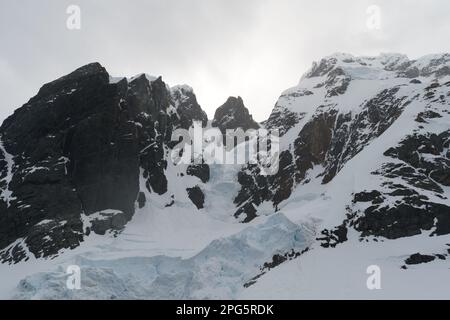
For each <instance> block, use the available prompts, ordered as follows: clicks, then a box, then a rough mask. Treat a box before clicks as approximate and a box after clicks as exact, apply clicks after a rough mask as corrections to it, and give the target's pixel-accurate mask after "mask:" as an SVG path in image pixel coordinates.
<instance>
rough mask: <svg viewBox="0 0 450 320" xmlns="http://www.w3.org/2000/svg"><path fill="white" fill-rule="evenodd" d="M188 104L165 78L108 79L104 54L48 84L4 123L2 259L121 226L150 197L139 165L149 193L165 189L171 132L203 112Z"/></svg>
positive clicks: (53, 249)
mask: <svg viewBox="0 0 450 320" xmlns="http://www.w3.org/2000/svg"><path fill="white" fill-rule="evenodd" d="M190 99H191V100H190V101H191V102H192V103H194V102H195V101H194V100H195V96H190ZM191 102H189V103H191ZM186 103H188V102H184V104H183V103H182V104H181V105H180V106H179V107H180V108H181V110H183V112H184V113H183V115H182V116H181V117H179V115H178V114H177V113H176V112H173V111H172V109H173V108H172V107H171V106H172V97H171V93H170V92H169V91H168V90H167V87H166V84H165V83H164V82H163V81H162V80H161V78H158V79H156V80H154V81H149V80H148V79H147V77H146V76H145V75H142V76H139V77H137V78H135V79H133V80H132V81H130V82H129V81H128V80H127V79H125V78H124V79H122V80H121V81H119V82H117V83H110V82H109V75H108V73H107V72H106V70H105V69H104V68H103V67H102V66H101V65H100V64H98V63H93V64H89V65H87V66H84V67H82V68H80V69H78V70H76V71H74V72H73V73H71V74H69V75H67V76H65V77H62V78H60V79H58V80H56V81H53V82H51V83H48V84H46V85H44V86H43V87H42V88H41V90H40V91H39V93H38V94H37V95H36V96H35V97H33V98H32V99H30V100H29V101H28V103H26V104H25V105H24V106H23V107H21V108H20V109H18V110H16V111H15V112H14V114H13V115H12V116H10V117H9V118H8V119H6V120H5V121H4V123H3V125H2V126H1V127H0V136H1V145H2V148H1V150H0V189H1V190H0V191H1V197H0V251H1V259H2V260H3V261H10V262H17V261H19V260H21V259H23V258H24V254H23V251H24V250H25V247H27V248H28V249H29V251H30V252H31V253H33V254H34V255H35V256H36V257H46V256H50V255H55V254H57V253H58V251H59V250H60V249H63V248H74V247H76V246H78V245H79V244H80V242H81V241H83V239H84V236H85V235H86V234H88V233H89V232H90V231H93V232H95V233H98V234H105V233H106V232H108V231H111V230H113V231H114V230H115V231H120V230H121V229H122V228H123V227H124V225H125V224H126V223H127V222H128V221H129V220H130V219H131V217H132V216H133V214H134V211H135V207H138V206H139V207H143V206H144V205H145V202H146V199H145V195H144V193H143V192H140V190H139V188H140V187H139V185H140V184H139V179H140V176H141V172H142V176H143V177H142V178H143V179H144V181H145V185H146V188H147V189H148V191H149V192H155V193H157V194H163V193H165V192H166V191H167V179H166V176H165V174H164V170H165V169H166V166H167V163H166V161H165V160H164V159H165V153H166V152H167V148H168V147H167V145H168V144H169V142H170V139H171V134H172V131H173V130H174V128H177V127H179V126H181V125H187V124H188V123H191V122H192V119H197V118H196V117H195V115H193V114H189V113H188V112H187V111H186V110H187V109H189V108H188V107H187V106H186ZM197 106H198V105H197ZM198 107H199V106H198ZM191 109H196V108H195V107H193V108H191ZM200 110H201V109H200ZM196 111H199V110H196ZM199 113H200V114H202V112H199ZM203 114H204V112H203ZM190 116H192V117H193V118H192V119H191V118H190ZM202 117H203V115H201V116H200V118H202ZM180 121H182V122H183V123H181V122H180ZM86 221H89V222H86Z"/></svg>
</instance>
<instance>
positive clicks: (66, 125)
mask: <svg viewBox="0 0 450 320" xmlns="http://www.w3.org/2000/svg"><path fill="white" fill-rule="evenodd" d="M449 106H450V55H449V54H441V55H430V56H425V57H423V58H420V59H418V60H410V59H408V57H406V56H404V55H399V54H382V55H380V56H377V57H355V56H352V55H349V54H334V55H332V56H329V57H326V58H324V59H322V60H320V61H319V62H318V63H314V64H313V66H312V68H311V69H310V70H309V71H308V72H307V73H306V74H305V75H304V76H303V77H302V78H301V80H300V82H299V84H298V85H297V86H295V87H293V88H291V89H288V90H286V91H285V92H283V93H282V94H281V96H280V98H279V99H278V101H277V102H276V104H275V107H274V109H273V111H272V113H271V115H270V117H269V118H268V120H267V121H265V122H264V127H265V128H267V129H278V130H279V132H280V136H281V138H280V148H281V150H280V151H281V152H280V158H279V170H278V172H277V173H276V174H275V175H263V174H261V172H260V169H259V167H257V166H255V165H219V164H214V165H207V164H195V165H175V164H173V163H172V162H171V161H170V160H169V154H170V151H171V149H172V148H173V146H174V143H173V141H171V133H172V132H173V131H174V130H175V129H177V128H185V129H186V128H189V127H190V126H191V125H192V124H193V121H200V122H201V123H202V125H203V127H210V126H212V127H218V128H219V129H220V130H221V131H222V132H223V131H224V130H226V129H236V128H243V129H244V130H246V129H256V128H258V127H260V126H261V125H260V124H257V123H256V122H255V121H254V120H253V119H252V116H251V115H250V113H249V111H248V110H247V109H246V108H245V106H244V103H243V101H242V99H241V98H240V97H239V98H233V97H230V98H229V99H228V100H227V101H226V103H225V104H224V105H223V106H221V107H219V108H218V110H217V111H216V114H215V117H214V119H213V120H212V121H211V122H208V119H207V116H206V113H205V112H204V111H203V110H202V109H201V107H200V106H199V105H198V103H197V100H196V97H195V94H194V91H193V89H192V88H190V87H189V86H186V85H183V86H175V87H172V88H170V87H169V86H167V85H166V84H165V83H164V82H163V81H162V79H161V78H156V77H151V76H148V75H145V74H143V75H139V76H136V77H134V78H131V79H127V78H112V77H110V76H109V74H108V73H107V72H106V70H105V69H104V68H103V67H102V66H100V65H99V64H90V65H87V66H84V67H82V68H80V69H78V70H76V71H74V72H73V73H71V74H69V75H67V76H65V77H63V78H60V79H58V80H56V81H54V82H51V83H49V84H46V85H44V86H43V87H42V88H41V90H40V91H39V93H38V94H37V95H36V96H35V97H33V98H32V99H30V101H29V102H28V103H26V104H25V105H24V106H23V107H22V108H20V109H18V110H16V112H15V113H14V114H13V115H12V116H10V117H9V118H8V119H7V120H5V121H4V123H3V124H2V126H1V127H0V150H1V151H0V191H1V193H0V195H1V196H0V222H1V224H0V260H1V261H2V262H3V264H1V265H0V274H1V277H2V278H4V279H2V282H3V283H4V287H3V288H2V290H1V291H0V297H6V298H11V297H14V298H19V299H30V298H47V299H59V298H62V299H79V298H101V299H114V298H118V299H128V298H139V299H150V298H151V299H158V298H161V299H162V298H164V299H172V298H182V299H196V298H201V299H203V298H250V299H252V298H275V299H276V298H287V299H290V298H402V297H405V298H420V297H422V298H428V297H434V298H448V297H449V295H450V292H449V290H448V288H446V283H448V280H449V275H448V268H449V264H448V261H449V259H450V258H449V254H450V200H449V196H450V160H449V155H450V151H449V145H450V109H449ZM73 264H75V265H78V266H80V267H81V270H82V280H81V281H82V289H81V290H77V291H71V290H69V289H68V288H66V286H65V279H66V277H65V276H66V267H67V266H69V265H73ZM371 265H376V266H378V267H379V268H380V270H381V274H382V290H369V289H367V286H366V279H367V277H368V275H367V273H366V270H367V267H369V266H371ZM3 280H4V281H3ZM430 290H431V293H430Z"/></svg>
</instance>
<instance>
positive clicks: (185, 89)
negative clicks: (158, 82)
mask: <svg viewBox="0 0 450 320" xmlns="http://www.w3.org/2000/svg"><path fill="white" fill-rule="evenodd" d="M170 94H171V96H172V101H173V104H174V107H175V109H176V110H177V112H178V114H179V116H180V123H181V127H182V128H184V129H187V128H189V127H190V126H192V123H193V121H200V122H202V125H203V126H206V125H207V123H208V116H207V114H206V112H205V111H203V109H202V108H201V106H200V105H199V104H198V102H197V97H196V96H195V93H194V90H193V89H192V88H191V87H190V86H188V85H178V86H174V87H172V88H171V89H170Z"/></svg>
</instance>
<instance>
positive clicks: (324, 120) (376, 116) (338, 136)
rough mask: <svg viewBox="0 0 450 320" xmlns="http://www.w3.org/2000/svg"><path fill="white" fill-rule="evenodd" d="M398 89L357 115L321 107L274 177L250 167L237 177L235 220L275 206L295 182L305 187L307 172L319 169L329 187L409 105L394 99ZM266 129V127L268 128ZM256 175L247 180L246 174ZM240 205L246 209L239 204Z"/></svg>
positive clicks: (403, 99)
mask: <svg viewBox="0 0 450 320" xmlns="http://www.w3.org/2000/svg"><path fill="white" fill-rule="evenodd" d="M398 90H399V88H398V87H394V88H392V89H390V90H383V91H382V92H380V93H379V94H378V95H377V96H375V97H374V98H372V99H370V100H368V101H367V102H365V103H364V105H362V106H361V112H359V113H357V114H356V115H354V116H353V115H352V114H351V113H339V112H338V111H337V110H336V109H334V106H333V105H331V106H321V107H319V108H318V110H317V111H316V114H315V115H314V116H313V117H312V119H311V120H310V121H309V122H307V123H306V124H305V125H304V126H303V128H302V129H301V130H300V133H299V134H298V137H297V138H296V140H295V141H294V143H293V145H292V146H291V148H290V150H285V151H283V152H282V153H281V154H280V169H279V171H278V173H277V174H276V175H274V176H268V177H265V176H260V174H259V172H258V170H257V168H255V167H252V166H249V167H248V168H246V169H245V170H244V173H243V174H242V175H243V176H245V177H246V178H245V179H239V180H238V181H239V183H240V184H241V186H242V189H241V191H240V192H239V194H238V196H237V197H236V199H235V203H236V204H237V205H238V207H239V206H240V207H239V208H238V210H237V211H236V214H235V215H236V216H239V215H240V214H242V213H246V215H247V217H246V218H245V219H244V221H250V220H252V219H253V218H255V217H256V215H257V209H256V207H257V206H259V205H260V204H261V203H262V202H263V201H271V202H273V204H274V208H275V209H276V207H277V205H278V204H279V203H281V202H282V201H283V200H286V199H288V198H289V196H290V195H291V192H292V190H293V188H294V187H295V186H296V185H297V184H299V183H308V181H309V179H308V178H307V173H308V171H309V170H310V169H312V168H313V167H314V166H315V165H322V166H323V167H324V171H323V172H322V173H321V174H320V175H321V176H323V179H322V182H323V183H328V182H329V181H331V180H332V179H333V178H334V176H335V175H336V174H337V173H338V172H339V171H340V170H341V169H342V168H343V167H344V165H345V164H346V163H347V161H349V160H350V159H352V158H353V157H354V156H355V155H356V154H358V153H359V152H360V151H361V150H362V149H363V148H364V147H365V146H366V145H368V144H369V143H370V142H371V141H372V140H373V139H375V138H377V137H378V136H380V135H381V134H382V133H383V132H385V131H386V130H387V129H388V128H389V127H390V126H391V125H392V123H393V122H394V121H395V120H396V119H397V118H398V117H399V116H400V115H401V113H402V111H403V109H404V108H405V107H406V106H407V105H408V103H409V102H408V101H407V100H406V97H397V95H396V94H397V92H398ZM266 126H267V125H266ZM252 175H253V176H255V177H254V178H251V177H250V176H252ZM241 205H244V206H241Z"/></svg>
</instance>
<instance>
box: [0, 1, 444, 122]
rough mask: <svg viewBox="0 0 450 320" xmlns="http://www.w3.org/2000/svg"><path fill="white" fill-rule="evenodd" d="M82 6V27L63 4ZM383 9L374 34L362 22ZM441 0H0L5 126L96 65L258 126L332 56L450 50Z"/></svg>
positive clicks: (0, 106)
mask: <svg viewBox="0 0 450 320" xmlns="http://www.w3.org/2000/svg"><path fill="white" fill-rule="evenodd" d="M71 4H75V5H78V6H79V7H80V8H81V29H80V30H69V29H68V28H67V27H66V20H67V18H68V16H69V15H68V14H67V13H66V9H67V7H68V6H69V5H71ZM370 5H378V6H379V8H380V10H381V11H380V13H381V25H380V27H381V28H380V29H379V30H377V29H373V28H372V29H370V28H368V26H367V19H368V18H369V15H368V14H367V12H366V10H367V8H368V7H369V6H370ZM449 17H450V1H448V0H386V1H383V0H373V1H366V0H342V1H336V0H327V1H325V0H314V1H301V0H145V1H144V0H142V1H141V0H127V1H118V0H77V1H75V0H71V1H64V0H39V1H36V0H0V93H1V102H0V121H2V120H3V119H4V118H6V117H7V116H8V115H9V114H11V113H12V112H13V110H14V109H16V108H18V107H20V106H21V105H23V104H24V103H25V102H26V101H28V99H29V98H30V97H31V96H33V95H35V94H36V93H37V91H38V89H39V88H40V87H41V86H42V84H44V83H46V82H49V81H51V80H54V79H56V78H58V77H60V76H62V75H64V74H67V73H69V72H71V71H72V70H74V69H76V68H77V67H80V66H82V65H84V64H87V63H90V62H93V61H98V62H100V63H101V64H102V65H103V66H105V67H106V69H107V70H108V72H109V73H110V74H111V75H113V76H132V75H135V74H138V73H142V72H145V73H149V74H151V75H162V77H163V80H164V81H166V82H167V83H168V84H169V85H171V86H173V85H176V84H189V85H190V86H192V87H193V88H194V90H195V93H196V94H197V98H198V100H199V102H200V104H201V105H202V107H203V108H204V109H205V110H206V111H207V113H208V116H209V117H212V116H213V114H214V111H215V109H216V108H217V107H218V106H220V105H221V104H222V103H223V102H225V100H226V98H227V97H228V96H230V95H234V96H237V95H240V96H242V97H243V99H244V102H245V104H246V106H247V107H248V108H249V109H250V111H251V112H252V114H253V115H254V118H255V119H256V120H258V121H262V120H265V119H266V118H267V117H268V115H269V113H270V111H271V109H272V108H273V105H274V103H275V102H276V100H277V98H278V96H279V95H280V93H281V92H282V91H284V90H285V89H287V88H289V87H292V86H294V85H296V84H297V83H298V81H299V79H300V77H301V75H302V74H303V73H304V72H305V71H306V70H307V69H308V68H309V67H310V65H311V63H312V61H315V60H319V59H320V58H322V57H323V56H326V55H330V54H332V53H334V52H349V53H353V54H356V55H377V54H379V53H380V52H400V53H405V54H407V55H408V56H409V57H410V58H417V57H419V56H421V55H424V54H428V53H441V52H450V41H449V36H450V18H449Z"/></svg>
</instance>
